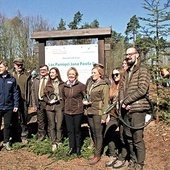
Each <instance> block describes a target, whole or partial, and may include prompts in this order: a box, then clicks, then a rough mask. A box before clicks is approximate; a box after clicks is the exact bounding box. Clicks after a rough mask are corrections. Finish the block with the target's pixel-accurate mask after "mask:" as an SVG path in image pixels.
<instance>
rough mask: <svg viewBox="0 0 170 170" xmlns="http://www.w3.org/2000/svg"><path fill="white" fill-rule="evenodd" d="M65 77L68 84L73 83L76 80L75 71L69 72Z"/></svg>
mask: <svg viewBox="0 0 170 170" xmlns="http://www.w3.org/2000/svg"><path fill="white" fill-rule="evenodd" d="M67 77H68V80H69V81H70V82H73V81H74V80H75V79H76V78H77V76H76V72H75V70H70V71H69V72H68V75H67Z"/></svg>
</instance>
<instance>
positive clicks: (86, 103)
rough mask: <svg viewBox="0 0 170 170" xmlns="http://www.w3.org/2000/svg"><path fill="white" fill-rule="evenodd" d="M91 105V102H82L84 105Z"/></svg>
mask: <svg viewBox="0 0 170 170" xmlns="http://www.w3.org/2000/svg"><path fill="white" fill-rule="evenodd" d="M91 103H92V102H88V101H87V100H84V101H83V104H84V105H89V104H91Z"/></svg>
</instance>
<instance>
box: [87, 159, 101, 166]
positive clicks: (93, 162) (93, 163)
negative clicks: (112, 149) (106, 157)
mask: <svg viewBox="0 0 170 170" xmlns="http://www.w3.org/2000/svg"><path fill="white" fill-rule="evenodd" d="M100 159H101V157H94V158H93V159H92V160H90V161H89V164H90V165H95V164H97V163H98V162H99V161H100Z"/></svg>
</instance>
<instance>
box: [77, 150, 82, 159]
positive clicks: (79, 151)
mask: <svg viewBox="0 0 170 170" xmlns="http://www.w3.org/2000/svg"><path fill="white" fill-rule="evenodd" d="M80 155H81V149H80V148H77V156H78V157H79V156H80Z"/></svg>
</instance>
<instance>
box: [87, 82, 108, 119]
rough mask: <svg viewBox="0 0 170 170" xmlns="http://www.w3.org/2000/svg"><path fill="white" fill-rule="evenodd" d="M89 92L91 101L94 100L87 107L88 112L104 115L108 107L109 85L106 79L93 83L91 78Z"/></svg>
mask: <svg viewBox="0 0 170 170" xmlns="http://www.w3.org/2000/svg"><path fill="white" fill-rule="evenodd" d="M87 94H89V96H90V101H91V102H92V104H91V105H89V106H88V107H87V114H89V115H101V116H103V115H104V112H105V110H106V109H107V108H108V100H109V85H108V84H107V83H106V81H105V80H101V81H99V82H98V83H97V84H94V85H93V81H92V80H91V81H90V82H89V83H88V85H87ZM104 117H105V115H104Z"/></svg>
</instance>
